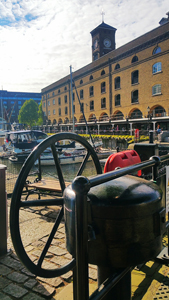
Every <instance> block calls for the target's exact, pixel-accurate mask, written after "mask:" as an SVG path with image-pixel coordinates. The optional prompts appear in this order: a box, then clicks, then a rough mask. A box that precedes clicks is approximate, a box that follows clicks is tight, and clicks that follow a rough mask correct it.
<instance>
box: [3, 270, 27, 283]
mask: <svg viewBox="0 0 169 300" xmlns="http://www.w3.org/2000/svg"><path fill="white" fill-rule="evenodd" d="M7 277H8V278H9V279H10V280H12V281H15V282H17V283H24V282H25V281H26V280H27V279H28V278H29V277H28V276H26V275H24V274H22V273H18V272H13V273H11V274H9V275H8V276H7Z"/></svg>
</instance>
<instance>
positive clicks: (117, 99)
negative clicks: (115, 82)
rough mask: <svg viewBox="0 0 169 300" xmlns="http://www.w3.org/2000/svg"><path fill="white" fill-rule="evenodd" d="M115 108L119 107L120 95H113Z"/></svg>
mask: <svg viewBox="0 0 169 300" xmlns="http://www.w3.org/2000/svg"><path fill="white" fill-rule="evenodd" d="M115 106H120V94H118V95H115Z"/></svg>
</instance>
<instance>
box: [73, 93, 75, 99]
mask: <svg viewBox="0 0 169 300" xmlns="http://www.w3.org/2000/svg"><path fill="white" fill-rule="evenodd" d="M73 101H75V93H73Z"/></svg>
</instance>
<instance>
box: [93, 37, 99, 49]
mask: <svg viewBox="0 0 169 300" xmlns="http://www.w3.org/2000/svg"><path fill="white" fill-rule="evenodd" d="M98 46H99V41H98V39H96V40H95V41H94V43H93V48H94V50H95V49H97V48H98Z"/></svg>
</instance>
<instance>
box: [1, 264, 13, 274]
mask: <svg viewBox="0 0 169 300" xmlns="http://www.w3.org/2000/svg"><path fill="white" fill-rule="evenodd" d="M11 272H12V269H10V268H8V267H7V266H4V265H2V264H0V275H3V276H5V275H7V274H9V273H11Z"/></svg>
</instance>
